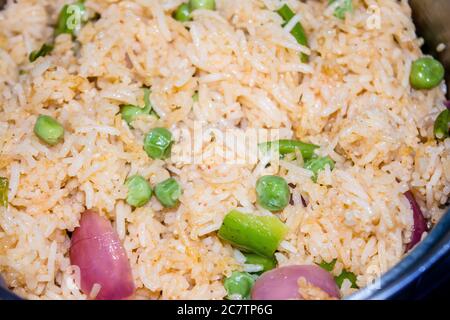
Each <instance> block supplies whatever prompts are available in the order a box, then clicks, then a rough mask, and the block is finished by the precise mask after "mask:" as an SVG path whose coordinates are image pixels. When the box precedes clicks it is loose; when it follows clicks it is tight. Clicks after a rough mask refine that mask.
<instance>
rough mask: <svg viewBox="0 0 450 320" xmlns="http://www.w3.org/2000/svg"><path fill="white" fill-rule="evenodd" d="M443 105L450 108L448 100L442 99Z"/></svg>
mask: <svg viewBox="0 0 450 320" xmlns="http://www.w3.org/2000/svg"><path fill="white" fill-rule="evenodd" d="M444 106H446V107H447V109H450V100H447V101H444Z"/></svg>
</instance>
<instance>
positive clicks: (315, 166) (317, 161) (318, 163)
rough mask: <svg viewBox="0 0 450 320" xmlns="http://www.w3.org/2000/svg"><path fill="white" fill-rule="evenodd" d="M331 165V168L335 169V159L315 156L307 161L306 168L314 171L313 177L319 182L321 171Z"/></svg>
mask: <svg viewBox="0 0 450 320" xmlns="http://www.w3.org/2000/svg"><path fill="white" fill-rule="evenodd" d="M326 165H329V166H330V169H331V170H333V169H334V161H333V159H331V158H330V157H320V158H313V159H310V160H308V161H307V162H305V169H307V170H310V171H312V173H313V175H312V177H311V179H312V180H313V181H314V182H317V178H318V176H319V172H320V171H322V170H324V169H325V166H326Z"/></svg>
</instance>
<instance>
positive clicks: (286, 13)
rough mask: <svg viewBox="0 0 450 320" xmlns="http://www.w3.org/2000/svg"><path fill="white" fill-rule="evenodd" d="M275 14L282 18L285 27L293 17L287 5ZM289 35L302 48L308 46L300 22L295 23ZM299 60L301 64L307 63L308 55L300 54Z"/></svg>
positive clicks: (293, 14) (292, 12)
mask: <svg viewBox="0 0 450 320" xmlns="http://www.w3.org/2000/svg"><path fill="white" fill-rule="evenodd" d="M277 13H278V14H279V15H280V16H281V17H282V18H283V20H284V25H286V24H287V23H288V22H289V21H291V19H292V18H293V17H294V16H295V13H294V11H292V9H291V8H289V6H288V5H286V4H285V5H283V6H282V7H281V8H280V9H278V11H277ZM291 34H292V35H293V36H294V38H295V40H297V42H298V43H299V44H301V45H302V46H305V47H307V46H308V38H307V37H306V32H305V29H304V28H303V26H302V24H301V23H300V22H298V23H296V24H295V26H294V27H293V28H292V30H291ZM301 60H302V62H303V63H307V62H308V61H309V57H308V55H306V54H304V53H302V54H301Z"/></svg>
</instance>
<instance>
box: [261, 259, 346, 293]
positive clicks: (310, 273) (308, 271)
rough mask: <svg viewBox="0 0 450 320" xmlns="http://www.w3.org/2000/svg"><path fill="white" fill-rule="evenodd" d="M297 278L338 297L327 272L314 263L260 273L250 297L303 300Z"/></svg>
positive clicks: (334, 284)
mask: <svg viewBox="0 0 450 320" xmlns="http://www.w3.org/2000/svg"><path fill="white" fill-rule="evenodd" d="M299 278H304V279H305V280H306V281H308V282H309V283H310V284H312V285H313V286H315V287H318V288H320V289H322V290H323V291H324V292H325V293H327V294H328V295H329V296H331V297H333V298H338V299H339V298H340V293H339V288H338V287H337V285H336V282H335V281H334V279H333V277H332V275H331V274H330V273H329V272H327V271H325V270H323V269H322V268H320V267H318V266H315V265H293V266H286V267H281V268H276V269H273V270H271V271H268V272H266V273H264V274H262V275H261V276H260V277H259V278H258V279H257V280H256V282H255V285H254V286H253V289H252V299H253V300H288V299H299V300H303V296H302V295H301V293H300V292H299V287H298V279H299Z"/></svg>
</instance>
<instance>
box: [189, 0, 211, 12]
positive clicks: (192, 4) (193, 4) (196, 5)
mask: <svg viewBox="0 0 450 320" xmlns="http://www.w3.org/2000/svg"><path fill="white" fill-rule="evenodd" d="M189 8H190V9H191V12H192V11H194V10H197V9H206V10H215V9H216V1H215V0H189Z"/></svg>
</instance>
